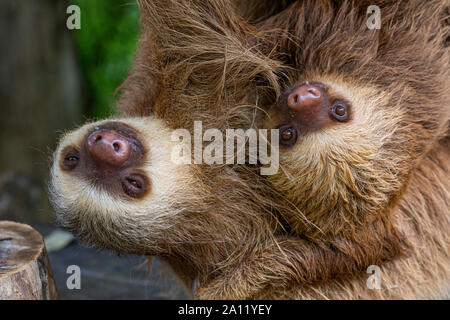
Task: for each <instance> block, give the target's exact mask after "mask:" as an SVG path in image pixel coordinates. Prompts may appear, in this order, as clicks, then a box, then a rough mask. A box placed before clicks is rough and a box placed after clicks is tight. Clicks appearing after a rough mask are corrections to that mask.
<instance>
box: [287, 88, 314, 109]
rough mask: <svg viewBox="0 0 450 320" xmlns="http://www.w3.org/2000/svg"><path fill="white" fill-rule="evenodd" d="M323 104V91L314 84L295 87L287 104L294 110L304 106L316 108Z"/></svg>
mask: <svg viewBox="0 0 450 320" xmlns="http://www.w3.org/2000/svg"><path fill="white" fill-rule="evenodd" d="M320 104H322V93H321V91H320V89H318V88H317V87H316V86H313V85H303V86H300V87H297V88H295V89H294V90H293V91H292V92H291V94H289V96H288V98H287V105H288V107H289V108H290V109H292V110H293V111H300V110H301V109H303V108H314V107H317V106H319V105H320Z"/></svg>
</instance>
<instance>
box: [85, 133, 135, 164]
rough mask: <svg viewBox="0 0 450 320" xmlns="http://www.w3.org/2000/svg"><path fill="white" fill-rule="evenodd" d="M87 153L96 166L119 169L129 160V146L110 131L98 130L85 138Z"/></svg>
mask: <svg viewBox="0 0 450 320" xmlns="http://www.w3.org/2000/svg"><path fill="white" fill-rule="evenodd" d="M87 151H88V152H89V154H90V156H91V157H92V159H93V160H94V161H95V162H96V163H97V165H98V166H107V167H111V166H113V167H120V166H122V165H123V164H124V163H125V162H126V161H127V160H128V159H129V158H130V153H131V152H130V145H129V143H128V141H127V139H126V138H125V137H123V136H122V135H120V134H119V133H118V132H117V131H115V130H112V129H100V130H97V131H94V132H92V133H91V134H90V135H89V136H88V138H87Z"/></svg>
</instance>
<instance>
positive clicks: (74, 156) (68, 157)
mask: <svg viewBox="0 0 450 320" xmlns="http://www.w3.org/2000/svg"><path fill="white" fill-rule="evenodd" d="M79 161H80V156H79V153H78V151H77V150H75V149H72V150H69V151H68V152H67V153H66V154H65V155H64V159H63V161H62V167H63V168H64V169H66V170H72V169H75V167H76V166H77V165H78V162H79Z"/></svg>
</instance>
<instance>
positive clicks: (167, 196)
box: [50, 0, 450, 299]
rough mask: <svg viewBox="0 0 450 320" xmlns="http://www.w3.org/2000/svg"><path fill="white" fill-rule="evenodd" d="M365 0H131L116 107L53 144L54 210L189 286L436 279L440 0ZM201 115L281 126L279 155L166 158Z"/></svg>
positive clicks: (314, 287)
mask: <svg viewBox="0 0 450 320" xmlns="http://www.w3.org/2000/svg"><path fill="white" fill-rule="evenodd" d="M370 2H371V3H369V2H366V1H347V2H342V3H339V4H337V3H336V2H335V1H331V0H330V1H329V0H320V1H317V0H316V1H309V0H303V1H279V2H274V1H267V2H266V1H254V2H253V1H246V2H238V3H237V4H235V3H234V2H230V1H227V0H211V1H201V0H198V1H196V0H170V1H162V0H152V1H150V0H140V1H138V3H139V7H140V11H141V30H142V35H141V39H140V43H139V48H138V51H137V54H136V60H135V63H134V66H133V68H132V70H131V72H130V75H129V76H128V78H127V80H126V81H125V83H124V85H123V86H122V90H123V92H122V96H121V99H120V100H119V102H118V108H119V110H120V117H117V118H114V119H107V120H103V121H99V122H95V123H89V124H86V125H84V126H82V127H81V128H79V129H77V130H75V131H72V132H70V133H68V134H66V135H64V136H63V137H62V139H61V141H60V143H59V146H58V149H57V150H56V151H55V155H54V163H53V166H52V171H51V181H50V196H51V200H52V203H53V204H54V207H55V211H56V213H57V217H58V221H59V222H60V223H61V225H63V226H65V227H67V228H68V229H69V230H71V231H73V232H74V233H75V234H76V235H77V236H78V237H80V238H81V239H83V240H84V241H85V242H87V243H89V244H93V245H95V246H97V247H100V248H105V249H112V250H115V251H117V252H120V253H134V254H141V255H148V256H158V257H159V258H160V259H161V260H163V261H165V262H166V263H167V264H168V265H169V266H170V267H171V268H172V269H173V270H174V272H175V273H176V274H177V275H178V276H179V277H180V279H181V280H182V281H183V283H184V284H185V285H186V287H187V288H188V289H189V288H192V286H193V284H194V282H198V284H199V288H198V290H197V291H196V293H195V295H196V297H197V298H201V299H206V298H209V299H227V298H229V299H264V298H266V299H324V298H325V299H373V298H378V299H397V298H404V299H410V298H443V297H446V296H448V292H449V290H448V289H449V285H450V265H449V264H450V259H449V244H448V231H449V227H450V221H449V215H448V213H449V207H448V203H449V202H450V194H449V190H450V177H449V170H450V168H449V166H450V161H449V160H450V135H449V134H450V129H449V124H450V92H449V89H448V88H449V87H450V86H449V85H450V74H449V72H450V68H449V63H450V62H449V61H450V60H449V59H450V57H449V54H450V53H449V50H448V47H447V46H446V45H447V42H446V41H447V39H448V35H449V27H448V23H446V21H447V20H446V19H447V18H448V17H447V15H446V13H445V12H448V4H447V2H446V1H437V0H436V1H416V2H411V1H399V2H397V1H396V2H391V1H378V2H379V3H378V4H377V3H372V2H373V1H370ZM375 2H377V1H375ZM372 4H377V5H379V7H380V10H381V12H382V21H383V25H382V28H381V29H380V30H370V29H368V28H367V25H366V19H367V15H366V10H367V7H368V6H369V5H372ZM196 120H199V121H202V123H203V128H204V129H208V128H216V129H218V130H219V131H225V130H226V129H229V128H257V129H278V130H279V137H280V138H279V144H280V148H279V159H280V170H278V172H276V173H275V174H273V175H269V176H260V175H259V174H258V173H259V171H258V170H254V169H255V166H252V165H231V164H213V165H206V164H199V163H195V164H184V163H179V162H176V161H172V160H173V158H172V155H173V152H174V150H178V149H177V148H178V146H179V142H178V141H173V140H174V139H172V130H173V129H177V128H184V129H187V130H189V131H192V128H193V124H194V121H196ZM368 268H369V269H368ZM367 270H369V271H370V270H375V272H376V274H374V275H371V274H367V273H366V272H367Z"/></svg>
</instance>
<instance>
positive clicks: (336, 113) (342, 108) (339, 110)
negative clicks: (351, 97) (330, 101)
mask: <svg viewBox="0 0 450 320" xmlns="http://www.w3.org/2000/svg"><path fill="white" fill-rule="evenodd" d="M349 111H350V106H349V105H348V104H345V103H343V102H340V101H338V102H336V103H335V104H334V105H333V106H332V107H331V116H332V117H333V118H334V119H336V120H338V121H341V122H344V121H347V120H348V118H349Z"/></svg>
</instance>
